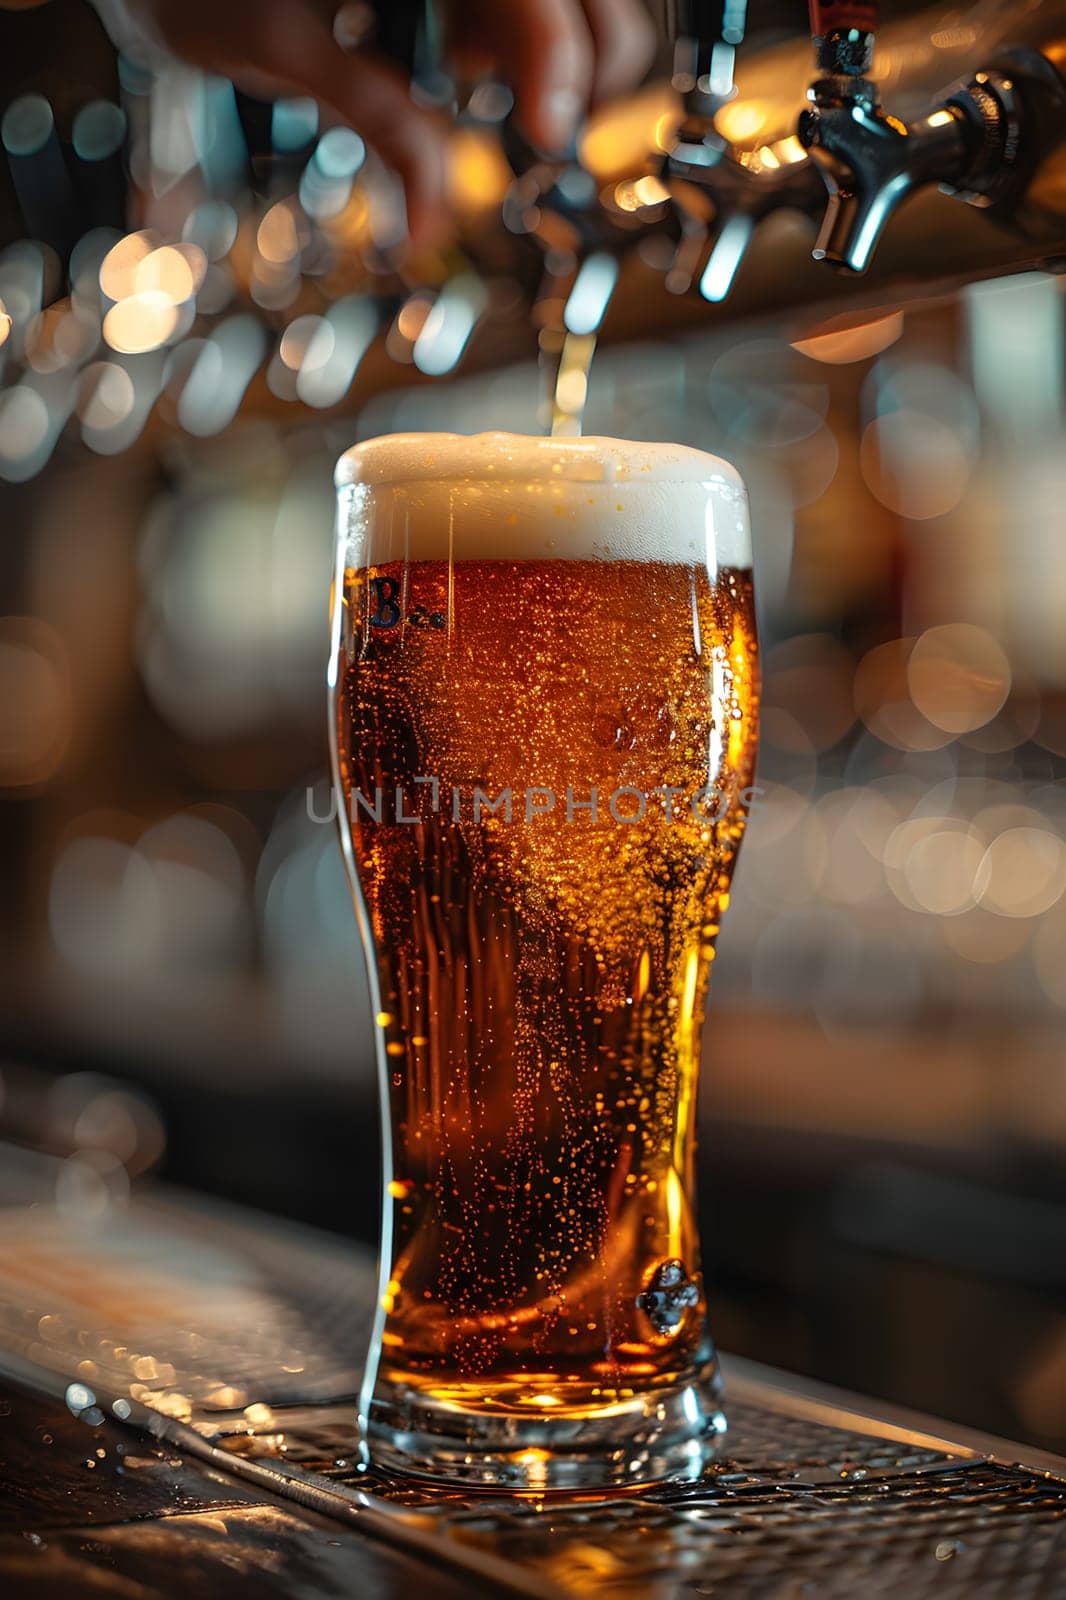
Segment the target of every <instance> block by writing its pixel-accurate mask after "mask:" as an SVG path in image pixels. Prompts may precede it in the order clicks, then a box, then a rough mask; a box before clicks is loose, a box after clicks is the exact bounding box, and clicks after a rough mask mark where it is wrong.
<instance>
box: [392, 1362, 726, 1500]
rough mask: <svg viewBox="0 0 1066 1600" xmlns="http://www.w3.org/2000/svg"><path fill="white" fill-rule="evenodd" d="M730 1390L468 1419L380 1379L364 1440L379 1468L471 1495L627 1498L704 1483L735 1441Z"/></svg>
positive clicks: (694, 1387)
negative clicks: (729, 1429) (726, 1406)
mask: <svg viewBox="0 0 1066 1600" xmlns="http://www.w3.org/2000/svg"><path fill="white" fill-rule="evenodd" d="M720 1395H721V1380H720V1378H719V1375H718V1371H717V1368H716V1367H714V1366H712V1368H711V1370H710V1373H709V1374H708V1376H707V1377H701V1378H700V1379H698V1380H693V1381H691V1382H689V1383H686V1384H684V1385H681V1386H678V1387H676V1388H672V1389H657V1390H653V1391H650V1392H648V1393H647V1394H644V1395H636V1396H634V1398H633V1399H629V1400H624V1401H619V1402H617V1403H616V1404H613V1405H610V1406H604V1407H602V1408H597V1409H596V1410H589V1409H587V1408H583V1409H582V1410H581V1411H580V1412H578V1411H572V1412H569V1413H566V1412H564V1413H556V1414H554V1415H552V1416H533V1417H531V1416H530V1415H529V1413H528V1412H526V1413H523V1414H519V1413H517V1412H507V1411H492V1412H485V1413H482V1414H477V1413H473V1412H470V1411H466V1410H461V1409H460V1408H459V1407H457V1406H451V1405H448V1404H447V1403H446V1402H444V1401H439V1400H434V1399H432V1398H431V1397H429V1396H427V1395H425V1394H420V1393H418V1392H417V1391H415V1390H414V1389H410V1388H407V1387H405V1386H403V1385H399V1384H395V1383H390V1382H387V1381H386V1380H384V1379H382V1378H379V1380H378V1383H377V1385H376V1387H375V1390H374V1398H373V1400H372V1402H371V1405H370V1412H369V1426H368V1427H367V1428H366V1429H365V1431H364V1442H365V1443H366V1445H367V1448H368V1453H369V1456H370V1459H371V1461H372V1462H373V1463H374V1465H375V1466H379V1467H382V1468H384V1469H386V1470H387V1471H390V1472H399V1473H413V1474H415V1475H417V1476H419V1477H425V1478H433V1479H436V1480H438V1481H439V1482H442V1483H453V1484H457V1483H461V1484H465V1485H467V1486H469V1487H471V1488H474V1487H482V1488H493V1489H514V1490H524V1491H526V1492H527V1493H538V1492H545V1491H549V1490H588V1489H618V1488H621V1487H622V1486H623V1485H638V1484H647V1483H658V1482H661V1481H662V1480H663V1479H674V1480H681V1481H685V1480H691V1479H693V1478H698V1477H699V1476H700V1474H701V1473H702V1471H703V1470H704V1468H705V1467H706V1465H707V1463H708V1462H709V1461H710V1460H712V1459H713V1457H714V1454H715V1451H716V1449H717V1447H718V1444H719V1441H720V1440H721V1438H722V1436H723V1434H724V1433H725V1431H726V1420H725V1416H724V1415H723V1413H722V1411H721V1409H720V1407H719V1398H720Z"/></svg>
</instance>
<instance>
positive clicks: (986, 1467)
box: [0, 1157, 1066, 1600]
mask: <svg viewBox="0 0 1066 1600" xmlns="http://www.w3.org/2000/svg"><path fill="white" fill-rule="evenodd" d="M38 1159H39V1158H36V1157H35V1158H33V1161H34V1162H36V1161H38ZM41 1176H42V1174H40V1173H37V1172H35V1171H33V1170H31V1166H30V1165H28V1167H27V1172H26V1173H25V1174H24V1175H23V1178H24V1179H25V1181H24V1183H23V1184H22V1189H23V1192H22V1194H21V1195H20V1196H19V1198H20V1201H21V1203H19V1204H9V1205H8V1207H7V1208H6V1209H5V1210H3V1211H0V1251H2V1253H3V1259H4V1262H5V1272H4V1275H3V1281H2V1284H0V1486H2V1493H0V1592H2V1593H3V1594H4V1595H5V1596H12V1597H20V1596H22V1595H27V1596H33V1597H38V1596H40V1597H51V1596H56V1597H66V1596H70V1595H74V1594H78V1595H93V1596H96V1595H99V1596H106V1597H111V1596H114V1597H116V1600H117V1597H122V1600H171V1597H175V1600H177V1597H182V1596H184V1595H185V1594H187V1593H188V1592H190V1591H194V1592H200V1593H203V1594H205V1595H209V1596H211V1597H218V1600H228V1597H229V1596H231V1595H232V1596H243V1595H248V1594H254V1595H256V1596H257V1600H258V1597H266V1600H270V1597H273V1596H278V1597H281V1596H288V1597H291V1596H300V1597H306V1600H320V1597H321V1600H327V1597H332V1596H336V1595H356V1594H358V1595H360V1596H364V1595H366V1596H375V1597H377V1596H381V1597H386V1596H393V1595H397V1596H399V1595H406V1594H411V1593H414V1594H417V1595H419V1596H422V1595H425V1596H428V1597H430V1600H436V1597H438V1596H440V1597H449V1600H450V1597H452V1596H455V1597H459V1596H463V1595H473V1594H487V1595H531V1596H545V1597H548V1596H552V1597H560V1600H562V1597H567V1596H597V1597H605V1600H607V1597H613V1596H620V1597H621V1596H626V1597H633V1600H674V1597H678V1600H680V1597H687V1596H697V1595H714V1594H726V1593H728V1594H729V1595H730V1597H731V1600H746V1597H748V1596H751V1597H756V1596H758V1597H762V1596H767V1597H770V1596H772V1597H775V1600H785V1597H792V1596H796V1597H799V1596H807V1595H816V1596H822V1595H826V1596H856V1595H863V1596H866V1595H885V1596H888V1595H892V1596H896V1595H901V1594H906V1595H908V1596H916V1597H920V1596H924V1595H930V1596H932V1595H936V1596H938V1597H940V1596H966V1597H971V1596H987V1597H996V1600H1000V1597H1002V1600H1020V1597H1034V1600H1044V1597H1048V1600H1056V1597H1059V1596H1063V1595H1066V1461H1063V1460H1060V1459H1058V1458H1055V1457H1052V1456H1049V1455H1045V1454H1042V1453H1041V1452H1039V1451H1036V1450H1033V1449H1030V1448H1028V1447H1025V1446H1021V1445H1011V1444H1009V1443H1005V1442H1003V1441H997V1440H993V1439H988V1438H985V1437H983V1436H979V1435H976V1434H973V1433H971V1432H969V1431H968V1430H966V1429H963V1428H959V1427H956V1426H954V1425H952V1424H948V1423H944V1422H935V1421H932V1420H930V1419H927V1418H920V1417H915V1416H913V1415H910V1414H903V1413H899V1412H893V1411H891V1410H889V1409H886V1408H885V1407H883V1406H880V1405H877V1404H875V1403H873V1402H868V1401H866V1400H862V1399H858V1398H856V1397H852V1396H846V1395H841V1394H837V1393H835V1392H833V1391H830V1390H828V1389H826V1388H825V1387H824V1386H821V1385H818V1384H815V1383H812V1382H810V1381H808V1380H805V1379H802V1378H797V1377H790V1376H787V1375H785V1374H782V1373H779V1372H775V1371H772V1370H770V1369H768V1368H763V1367H757V1366H755V1365H754V1364H752V1363H750V1362H746V1361H744V1360H741V1359H738V1358H729V1357H726V1358H725V1359H724V1361H723V1368H724V1371H725V1376H726V1381H727V1394H726V1410H727V1413H728V1417H729V1431H728V1433H727V1434H726V1435H725V1437H724V1438H723V1440H722V1444H721V1448H720V1451H719V1453H718V1457H717V1459H716V1460H715V1461H714V1463H713V1464H712V1465H710V1466H709V1467H708V1469H707V1471H706V1472H705V1474H704V1476H703V1478H702V1479H701V1480H700V1481H699V1482H698V1483H694V1484H673V1485H659V1486H656V1487H654V1488H647V1487H635V1488H634V1489H633V1490H631V1491H629V1492H627V1493H618V1494H614V1495H611V1496H609V1497H607V1496H604V1497H597V1496H588V1495H586V1496H583V1497H580V1498H578V1497H570V1496H547V1495H546V1496H542V1497H538V1496H536V1495H527V1496H521V1497H519V1496H513V1495H508V1496H504V1495H499V1494H494V1493H491V1492H490V1493H484V1494H472V1493H469V1492H463V1493H461V1494H460V1493H454V1492H447V1491H442V1490H441V1489H439V1488H435V1487H431V1486H427V1485H426V1484H425V1483H421V1482H416V1481H415V1480H412V1479H407V1480H400V1479H397V1478H394V1477H386V1476H384V1475H382V1474H379V1473H374V1472H370V1473H366V1472H362V1471H360V1469H359V1467H358V1465H357V1463H356V1462H355V1461H354V1459H353V1456H352V1450H353V1444H354V1440H353V1416H354V1405H353V1402H352V1398H351V1396H352V1394H353V1392H354V1390H355V1389H356V1387H357V1383H358V1367H357V1361H358V1358H359V1355H360V1354H361V1352H362V1350H363V1348H364V1346H365V1340H366V1326H367V1322H368V1318H369V1314H370V1310H371V1306H372V1302H373V1295H374V1278H373V1264H372V1262H371V1261H370V1260H369V1258H368V1257H367V1256H366V1255H365V1254H360V1252H359V1251H358V1250H357V1249H355V1248H353V1247H352V1246H351V1245H350V1244H348V1243H342V1242H341V1241H339V1240H337V1239H335V1238H333V1237H331V1236H330V1235H328V1234H323V1233H315V1232H312V1231H310V1230H303V1229H297V1228H294V1227H292V1226H291V1225H287V1224H283V1223H279V1222H278V1221H277V1220H276V1219H274V1218H267V1217H264V1216H260V1215H257V1214H254V1213H249V1212H243V1211H239V1210H237V1209H235V1208H232V1207H223V1206H220V1205H218V1204H216V1203H214V1202H212V1203H210V1204H207V1203H205V1202H203V1201H202V1200H200V1199H197V1198H194V1197H190V1196H188V1195H185V1194H182V1193H179V1192H176V1191H173V1190H166V1189H164V1188H162V1187H160V1186H152V1187H145V1188H143V1189H140V1190H138V1191H137V1192H136V1198H135V1199H134V1200H133V1202H132V1203H131V1204H129V1205H128V1206H126V1207H122V1208H107V1209H106V1210H105V1211H102V1212H100V1213H99V1214H94V1213H93V1211H92V1208H91V1207H88V1208H83V1210H82V1211H81V1212H77V1213H75V1214H73V1215H71V1214H69V1213H65V1212H64V1211H62V1210H59V1209H56V1208H55V1207H54V1206H53V1205H52V1204H51V1203H46V1202H45V1201H44V1200H43V1198H40V1199H39V1200H38V1201H37V1203H35V1200H34V1190H35V1179H36V1178H38V1177H41ZM44 1176H46V1175H44ZM41 1192H42V1196H43V1188H42V1191H41ZM6 1198H7V1199H8V1200H9V1201H10V1200H11V1198H12V1196H11V1195H10V1194H9V1195H8V1196H6ZM915 1336H916V1337H920V1330H918V1329H916V1330H915Z"/></svg>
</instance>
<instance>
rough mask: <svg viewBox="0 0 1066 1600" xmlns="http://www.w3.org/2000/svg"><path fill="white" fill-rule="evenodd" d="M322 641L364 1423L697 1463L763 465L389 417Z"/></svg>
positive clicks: (519, 1454) (524, 1450)
mask: <svg viewBox="0 0 1066 1600" xmlns="http://www.w3.org/2000/svg"><path fill="white" fill-rule="evenodd" d="M337 483H338V492H339V533H338V556H337V570H336V585H335V606H334V622H333V656H332V666H331V672H330V690H331V714H332V722H331V726H332V736H333V750H334V762H335V777H336V781H337V785H338V789H339V790H340V792H341V795H342V802H343V803H342V805H341V807H340V811H341V816H342V828H341V831H342V838H343V845H344V852H345V855H346V858H347V862H348V867H349V871H350V874H351V879H352V885H353V890H354V895H355V901H356V908H357V914H358V917H359V921H360V924H361V928H362V933H363V938H364V941H365V946H366V952H367V960H368V965H369V969H370V978H371V992H372V999H373V1006H374V1010H375V1013H376V1029H377V1055H378V1063H379V1069H380V1081H381V1095H382V1103H383V1123H384V1145H385V1199H384V1208H385V1209H384V1220H383V1225H382V1236H381V1280H380V1298H379V1303H378V1308H377V1318H376V1323H375V1327H374V1334H373V1345H372V1349H371V1352H370V1357H369V1360H368V1364H367V1369H366V1382H365V1387H364V1391H363V1397H362V1415H361V1419H360V1426H361V1429H362V1433H363V1439H364V1441H365V1442H366V1444H367V1446H368V1448H369V1453H370V1456H371V1458H372V1459H373V1460H374V1461H376V1462H380V1463H381V1464H382V1465H384V1466H387V1467H390V1468H398V1469H402V1470H406V1471H412V1472H417V1473H423V1474H427V1475H429V1476H435V1477H438V1478H443V1479H448V1480H464V1481H467V1482H470V1483H482V1484H495V1485H504V1486H512V1487H515V1488H524V1489H534V1490H536V1489H552V1488H564V1487H573V1488H584V1487H594V1486H606V1485H610V1484H617V1483H640V1482H646V1481H650V1480H654V1479H657V1478H662V1477H669V1476H674V1475H691V1474H692V1473H693V1472H696V1471H698V1470H699V1468H700V1465H701V1463H702V1461H703V1460H704V1458H705V1455H706V1453H707V1450H708V1448H709V1445H710V1444H711V1443H712V1442H713V1438H714V1435H715V1433H716V1432H720V1431H721V1429H722V1428H723V1427H724V1422H723V1420H722V1417H721V1414H720V1412H719V1409H718V1392H719V1388H718V1374H717V1366H716V1362H715V1357H714V1351H713V1347H712V1345H711V1341H710V1337H709V1335H708V1330H707V1321H706V1313H705V1299H704V1290H703V1280H702V1277H701V1273H700V1262H699V1239H698V1234H697V1222H696V1214H695V1193H694V1170H693V1168H694V1158H695V1107H696V1084H697V1076H698V1070H699V1058H700V1031H701V1022H702V1012H703V1003H704V992H705V988H706V984H707V977H708V973H709V970H710V966H711V963H712V961H713V959H714V953H715V939H716V937H717V934H718V926H719V921H720V918H721V915H722V913H723V911H724V910H725V908H726V904H727V902H728V899H729V882H730V877H731V875H732V871H733V864H734V861H735V858H736V852H737V847H738V844H739V842H740V836H741V832H742V830H743V825H744V815H745V809H746V801H747V799H748V798H749V797H750V794H749V790H750V785H751V782H752V772H753V762H754V755H755V736H756V708H757V667H756V645H755V627H754V617H753V610H752V590H751V572H750V567H751V556H750V546H749V534H748V521H747V511H746V501H745V494H744V488H743V485H742V483H741V482H740V479H739V478H738V477H737V475H736V473H735V472H734V471H733V470H732V468H731V467H729V466H727V465H726V464H725V463H724V462H722V461H719V460H717V459H716V458H715V457H713V456H708V455H704V454H703V453H702V452H700V451H696V450H690V449H685V448H682V447H678V446H668V445H661V444H654V445H650V444H633V443H628V442H619V441H616V440H610V439H592V438H589V439H565V440H563V439H559V440H556V439H550V440H549V439H531V438H522V437H517V436H513V435H507V434H500V433H496V434H484V435H481V436H479V437H476V438H460V437H457V436H454V435H450V434H442V435H433V434H427V435H414V434H412V435H396V436H393V437H390V438H383V439H373V440H371V441H370V442H369V443H366V444H363V445H359V446H357V447H356V448H355V449H353V450H350V451H349V452H348V453H347V455H345V456H344V457H343V458H342V460H341V462H340V465H339V467H338V472H337Z"/></svg>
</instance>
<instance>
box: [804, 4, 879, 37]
mask: <svg viewBox="0 0 1066 1600" xmlns="http://www.w3.org/2000/svg"><path fill="white" fill-rule="evenodd" d="M808 10H809V12H810V18H811V38H812V39H824V38H825V37H826V35H827V34H830V33H833V32H835V31H837V30H838V29H840V30H846V29H849V28H856V29H858V31H859V32H860V33H876V32H877V27H878V23H879V22H880V20H881V18H880V13H881V7H880V6H879V5H878V4H877V3H876V0H809V5H808Z"/></svg>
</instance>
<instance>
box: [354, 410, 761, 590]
mask: <svg viewBox="0 0 1066 1600" xmlns="http://www.w3.org/2000/svg"><path fill="white" fill-rule="evenodd" d="M336 482H337V488H338V492H339V494H340V496H341V508H342V531H344V524H345V523H346V524H347V531H348V532H349V533H350V534H351V536H352V537H353V538H354V539H355V540H356V542H357V543H358V542H359V541H360V539H361V537H366V536H367V535H368V534H369V530H370V524H371V523H372V524H373V533H372V541H373V552H372V557H371V559H373V560H374V561H375V562H387V561H418V560H452V561H484V560H512V561H544V560H581V561H590V560H592V561H595V560H600V561H661V562H682V563H685V564H694V565H698V566H702V567H708V568H709V569H710V570H711V571H712V573H713V572H714V571H715V570H716V569H717V568H722V567H732V568H737V567H741V568H743V567H748V566H750V565H751V549H750V542H749V533H748V516H747V501H746V496H745V492H744V485H743V483H742V481H741V479H740V477H739V475H738V474H737V472H736V471H735V469H734V468H733V467H731V466H730V465H729V463H728V462H726V461H722V460H720V459H719V458H718V457H717V456H712V455H708V454H707V453H706V452H705V451H702V450H693V449H691V448H689V447H687V446H685V445H677V444H659V443H655V444H641V443H635V442H633V441H631V440H623V439H603V438H584V439H544V438H532V437H527V436H525V435H522V434H512V433H482V434H475V435H473V436H469V437H468V436H464V435H461V434H452V433H398V434H391V435H387V436H386V437H384V438H379V439H370V440H368V441H367V442H366V443H364V444H359V445H355V446H354V447H353V448H352V449H351V450H348V451H346V453H345V454H344V455H343V456H342V457H341V459H340V461H339V462H338V465H337V473H336ZM357 559H358V557H357ZM363 559H366V552H363Z"/></svg>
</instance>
